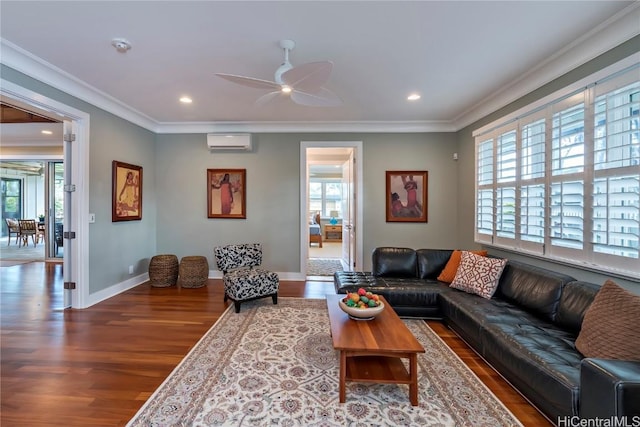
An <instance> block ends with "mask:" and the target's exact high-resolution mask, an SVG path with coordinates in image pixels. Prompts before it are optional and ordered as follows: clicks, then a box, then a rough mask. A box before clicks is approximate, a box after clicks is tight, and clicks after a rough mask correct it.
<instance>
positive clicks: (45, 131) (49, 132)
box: [40, 130, 53, 135]
mask: <svg viewBox="0 0 640 427" xmlns="http://www.w3.org/2000/svg"><path fill="white" fill-rule="evenodd" d="M40 133H43V134H45V135H53V132H51V131H50V130H41V131H40Z"/></svg>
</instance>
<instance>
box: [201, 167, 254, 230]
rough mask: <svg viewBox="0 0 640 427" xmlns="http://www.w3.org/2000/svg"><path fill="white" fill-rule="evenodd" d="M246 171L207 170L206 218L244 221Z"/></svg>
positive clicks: (245, 214)
mask: <svg viewBox="0 0 640 427" xmlns="http://www.w3.org/2000/svg"><path fill="white" fill-rule="evenodd" d="M246 193H247V170H246V169H207V217H208V218H235V219H246V218H247V213H246V209H245V204H246Z"/></svg>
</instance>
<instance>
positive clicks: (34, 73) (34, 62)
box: [0, 38, 157, 130]
mask: <svg viewBox="0 0 640 427" xmlns="http://www.w3.org/2000/svg"><path fill="white" fill-rule="evenodd" d="M0 50H1V51H2V57H1V58H0V63H2V64H4V65H6V66H8V67H11V68H13V69H14V70H16V71H19V72H21V73H22V74H25V75H27V76H29V77H32V78H34V79H36V80H39V81H41V82H42V83H46V84H48V85H49V86H52V87H54V88H56V89H59V90H61V91H63V92H65V93H67V94H69V95H72V96H74V97H76V98H78V99H81V100H83V101H86V102H88V103H89V104H92V105H94V106H96V107H98V108H101V109H103V110H105V111H108V112H109V113H112V114H114V115H116V116H118V117H121V118H123V119H125V120H128V121H130V122H132V123H135V124H137V125H138V126H141V127H143V128H145V129H147V130H153V128H154V127H155V126H156V125H157V122H156V121H155V120H153V119H152V118H150V117H149V116H146V115H145V114H143V113H141V112H139V111H137V110H135V109H133V108H131V107H129V106H128V105H126V104H124V103H123V102H121V101H119V100H117V99H115V98H114V97H112V96H111V95H108V94H106V93H104V92H102V91H100V90H98V89H96V88H94V87H93V86H91V85H89V84H87V83H85V82H84V81H82V80H80V79H78V78H77V77H74V76H73V75H71V74H69V73H67V72H66V71H64V70H62V69H60V68H58V67H56V66H55V65H52V64H50V63H48V62H46V61H45V60H43V59H41V58H39V57H37V56H35V55H33V54H32V53H30V52H28V51H26V50H24V49H22V48H21V47H19V46H16V45H15V44H13V43H11V42H10V41H8V40H5V39H3V38H0Z"/></svg>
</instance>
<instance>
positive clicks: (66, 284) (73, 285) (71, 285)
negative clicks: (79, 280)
mask: <svg viewBox="0 0 640 427" xmlns="http://www.w3.org/2000/svg"><path fill="white" fill-rule="evenodd" d="M64 288H65V289H75V288H76V282H64Z"/></svg>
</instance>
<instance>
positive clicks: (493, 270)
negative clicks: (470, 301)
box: [451, 251, 507, 299]
mask: <svg viewBox="0 0 640 427" xmlns="http://www.w3.org/2000/svg"><path fill="white" fill-rule="evenodd" d="M506 263H507V260H506V259H500V258H487V257H484V256H480V255H476V254H473V253H471V252H467V251H463V252H462V256H461V258H460V266H459V267H458V271H457V272H456V276H455V278H454V279H453V282H451V287H452V288H455V289H460V290H461V291H465V292H468V293H471V294H476V295H479V296H481V297H483V298H487V299H490V298H491V297H492V296H493V294H494V293H495V291H496V288H497V287H498V280H499V279H500V276H501V275H502V270H503V269H504V266H505V264H506Z"/></svg>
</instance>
